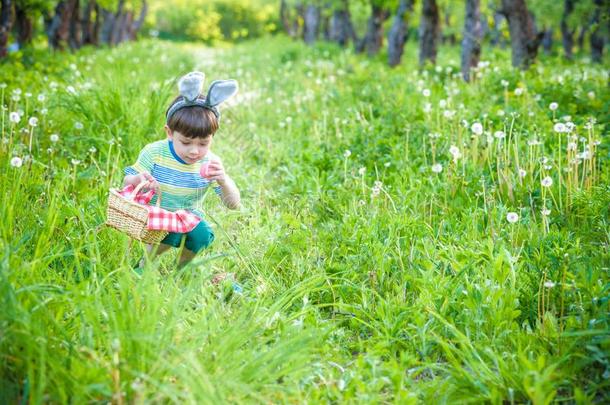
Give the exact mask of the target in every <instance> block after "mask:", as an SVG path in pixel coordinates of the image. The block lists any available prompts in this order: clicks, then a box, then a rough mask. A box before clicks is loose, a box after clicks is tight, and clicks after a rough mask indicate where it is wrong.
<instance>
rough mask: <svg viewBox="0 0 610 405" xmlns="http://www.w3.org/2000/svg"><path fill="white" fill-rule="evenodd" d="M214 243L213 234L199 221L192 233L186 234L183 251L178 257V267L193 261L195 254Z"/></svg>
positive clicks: (203, 222) (210, 229)
mask: <svg viewBox="0 0 610 405" xmlns="http://www.w3.org/2000/svg"><path fill="white" fill-rule="evenodd" d="M213 241H214V232H212V228H210V226H209V225H208V224H207V223H206V222H205V221H203V220H202V221H201V222H199V224H197V226H196V227H195V228H193V230H192V231H190V232H189V233H187V234H186V240H185V243H184V249H183V250H182V254H181V255H180V266H183V265H185V264H187V263H188V262H190V261H191V260H193V259H194V258H195V256H197V253H199V252H200V251H202V250H203V249H205V248H207V247H208V246H210V245H211V244H212V242H213Z"/></svg>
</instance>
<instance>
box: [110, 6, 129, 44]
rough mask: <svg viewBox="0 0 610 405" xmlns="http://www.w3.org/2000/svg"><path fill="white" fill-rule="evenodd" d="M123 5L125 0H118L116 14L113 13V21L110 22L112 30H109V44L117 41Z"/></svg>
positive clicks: (119, 33)
mask: <svg viewBox="0 0 610 405" xmlns="http://www.w3.org/2000/svg"><path fill="white" fill-rule="evenodd" d="M124 6H125V0H119V5H118V7H117V11H116V14H115V15H114V21H113V23H112V30H111V31H110V45H116V44H118V43H119V40H120V35H121V23H122V22H123V7H124Z"/></svg>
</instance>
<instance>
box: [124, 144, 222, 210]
mask: <svg viewBox="0 0 610 405" xmlns="http://www.w3.org/2000/svg"><path fill="white" fill-rule="evenodd" d="M213 156H214V155H213V154H212V152H208V154H207V155H206V156H205V157H204V158H203V159H201V160H199V161H198V162H195V163H193V164H188V163H186V162H185V161H184V160H182V159H181V158H180V157H179V156H178V155H177V154H176V151H175V150H174V145H173V143H172V142H171V141H170V140H167V139H166V140H162V141H157V142H153V143H149V144H148V145H146V146H145V147H144V149H142V151H141V152H140V155H139V156H138V160H137V161H136V162H135V163H134V164H133V165H131V166H129V167H127V168H125V175H135V174H139V173H142V172H148V173H150V174H151V175H152V176H153V177H154V178H155V179H156V180H157V182H158V183H159V186H160V189H161V208H164V209H166V210H169V211H176V210H179V209H187V210H190V211H192V212H193V213H195V214H196V215H198V216H200V217H202V216H203V214H202V213H201V212H200V211H199V210H198V209H199V208H200V205H201V201H202V200H203V196H204V195H205V193H206V191H207V189H208V188H209V187H210V186H211V182H210V181H209V180H207V179H205V178H203V177H201V175H200V174H199V168H200V167H201V165H202V164H203V163H205V162H207V161H209V160H210V159H211V158H212V157H213ZM214 191H215V192H216V194H218V195H221V188H220V186H218V185H216V186H215V187H214ZM156 202H157V197H156V196H155V197H154V198H153V200H152V201H151V204H155V203H156Z"/></svg>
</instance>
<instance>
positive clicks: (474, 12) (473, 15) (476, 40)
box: [462, 0, 481, 82]
mask: <svg viewBox="0 0 610 405" xmlns="http://www.w3.org/2000/svg"><path fill="white" fill-rule="evenodd" d="M480 56H481V4H480V0H466V14H465V17H464V33H463V38H462V77H463V78H464V80H465V81H467V82H468V81H470V69H471V68H473V67H476V66H477V64H478V63H479V57H480Z"/></svg>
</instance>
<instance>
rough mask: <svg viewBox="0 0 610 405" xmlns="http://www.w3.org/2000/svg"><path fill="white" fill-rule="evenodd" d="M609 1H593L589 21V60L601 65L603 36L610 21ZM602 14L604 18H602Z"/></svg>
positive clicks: (606, 32)
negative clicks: (591, 15) (590, 29)
mask: <svg viewBox="0 0 610 405" xmlns="http://www.w3.org/2000/svg"><path fill="white" fill-rule="evenodd" d="M609 3H610V1H608V0H595V2H594V7H593V18H592V20H591V27H592V31H591V36H590V37H589V43H590V45H591V59H593V62H597V63H602V55H603V54H604V42H605V38H604V37H605V36H606V35H607V34H608V31H609V29H608V28H609V24H610V19H609V18H608V17H609V15H608V13H609V8H610V4H609ZM602 14H605V17H604V18H602Z"/></svg>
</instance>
